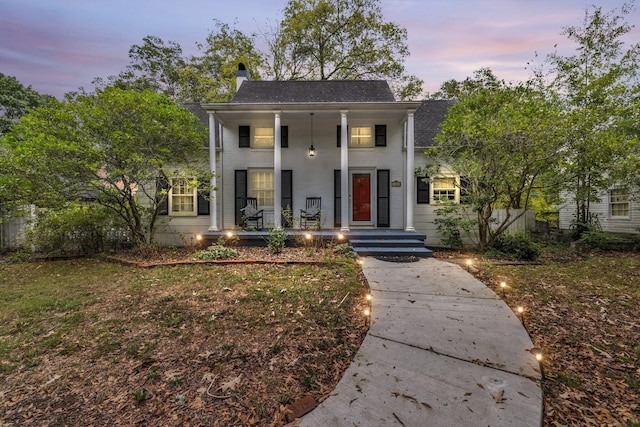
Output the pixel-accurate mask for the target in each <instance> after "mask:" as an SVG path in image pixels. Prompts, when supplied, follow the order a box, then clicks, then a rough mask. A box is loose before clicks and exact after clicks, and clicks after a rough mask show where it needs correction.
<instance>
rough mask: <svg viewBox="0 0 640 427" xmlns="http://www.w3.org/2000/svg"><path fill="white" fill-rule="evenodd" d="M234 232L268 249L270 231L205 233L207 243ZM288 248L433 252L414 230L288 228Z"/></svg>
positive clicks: (412, 253)
mask: <svg viewBox="0 0 640 427" xmlns="http://www.w3.org/2000/svg"><path fill="white" fill-rule="evenodd" d="M229 233H231V234H232V235H233V238H234V239H238V244H239V245H241V246H267V245H268V239H269V231H268V230H261V231H255V230H221V231H207V232H205V233H203V234H202V238H203V240H204V242H205V244H207V245H209V244H212V243H215V242H216V241H218V239H220V238H221V237H222V238H223V239H227V238H229V237H228V235H229ZM286 233H287V240H286V245H288V246H302V245H304V244H305V241H306V240H307V239H315V240H321V241H322V242H323V243H324V244H327V243H330V242H333V243H335V244H339V243H348V244H350V245H351V246H352V247H353V249H354V251H356V252H357V253H358V254H359V255H361V256H414V257H419V258H429V257H432V256H433V253H432V252H431V251H430V250H429V249H427V248H425V247H424V239H425V238H426V236H425V235H424V234H422V233H418V232H415V231H405V230H400V229H361V230H357V229H356V230H351V231H347V232H344V233H341V232H340V230H339V229H321V230H302V229H287V230H286Z"/></svg>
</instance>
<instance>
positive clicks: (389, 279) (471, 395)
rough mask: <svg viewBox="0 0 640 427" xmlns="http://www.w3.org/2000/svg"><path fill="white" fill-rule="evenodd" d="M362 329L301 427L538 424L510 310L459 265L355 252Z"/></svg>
mask: <svg viewBox="0 0 640 427" xmlns="http://www.w3.org/2000/svg"><path fill="white" fill-rule="evenodd" d="M363 270H364V274H365V276H366V277H367V280H368V281H369V285H370V287H371V290H372V295H373V302H372V314H371V328H370V330H369V333H368V335H367V336H366V338H365V339H364V341H363V343H362V346H361V348H360V350H359V351H358V354H357V355H356V357H355V359H354V361H353V363H352V364H351V366H350V367H349V368H348V369H347V371H346V372H345V375H344V377H343V378H342V380H341V381H340V382H339V383H338V386H337V387H336V389H335V390H334V391H333V393H332V394H331V395H330V396H329V397H328V398H327V399H326V400H325V401H324V402H322V403H321V404H320V405H318V407H317V408H315V409H314V410H313V411H311V412H310V413H309V414H307V415H305V416H304V417H302V421H301V423H300V425H301V426H310V427H311V426H312V427H319V426H323V427H324V426H344V427H347V426H348V427H353V426H359V427H375V426H404V427H414V426H415V427H418V426H447V427H450V426H483V427H487V426H492V427H495V426H519V427H522V426H536V427H537V426H540V425H542V389H541V387H540V369H539V366H538V362H536V361H535V359H534V357H533V355H532V354H531V353H530V351H529V350H530V349H531V348H532V347H533V346H532V343H531V340H530V338H529V335H528V334H527V332H526V330H525V329H524V327H523V326H522V324H521V322H520V320H519V319H518V318H517V317H516V315H515V314H514V313H513V312H512V311H511V309H510V308H509V307H508V306H507V305H506V304H505V303H504V302H503V301H502V300H501V299H500V298H499V297H498V296H497V295H496V294H495V293H493V292H492V291H491V290H490V289H488V288H487V287H486V286H485V285H484V284H483V283H482V282H480V281H478V280H476V279H475V278H474V277H473V276H472V275H470V274H469V273H467V272H466V271H465V270H464V269H463V268H461V267H460V266H458V265H455V264H452V263H448V262H445V261H441V260H437V259H434V258H428V259H421V260H420V261H418V262H413V263H393V262H385V261H379V260H377V259H374V258H364V264H363Z"/></svg>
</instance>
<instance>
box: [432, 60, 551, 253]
mask: <svg viewBox="0 0 640 427" xmlns="http://www.w3.org/2000/svg"><path fill="white" fill-rule="evenodd" d="M488 77H490V78H488ZM449 86H451V87H453V86H455V85H453V84H452V83H451V82H449ZM465 86H466V87H467V89H465V90H456V94H457V97H458V102H456V104H454V105H453V106H452V107H451V108H450V109H449V112H448V114H447V116H446V118H445V120H444V122H443V123H442V125H441V132H440V134H439V135H438V136H437V137H436V141H437V142H438V145H437V146H436V147H435V148H432V149H429V150H427V152H425V154H426V155H427V156H428V157H431V156H433V157H435V159H436V160H437V162H438V163H439V164H440V165H446V167H448V168H450V169H451V170H453V171H454V172H456V173H457V174H459V175H460V176H464V177H465V179H466V181H467V184H468V186H467V187H466V188H465V191H466V192H467V194H466V198H467V199H468V200H467V201H468V202H469V203H470V204H471V207H472V208H473V210H474V211H475V212H476V213H477V220H478V221H477V224H478V246H479V248H480V249H484V248H486V247H490V246H491V245H492V244H493V243H494V242H495V240H496V238H498V237H499V236H500V235H501V234H503V233H504V232H505V231H506V230H507V229H508V227H509V226H510V225H511V224H512V223H513V222H514V221H515V220H516V219H517V218H518V217H519V216H520V215H522V213H521V214H513V210H514V209H525V210H526V209H528V208H529V205H530V202H531V196H532V194H533V192H534V190H535V189H536V186H537V185H538V184H539V181H540V178H541V177H542V176H543V175H545V174H547V173H549V172H551V171H553V170H554V168H555V165H556V164H557V161H558V158H559V157H560V156H561V153H562V142H563V141H562V139H561V138H560V136H559V135H558V134H557V129H556V128H555V127H553V126H552V125H550V124H552V123H554V122H555V121H556V120H559V119H560V117H561V113H560V111H559V110H558V109H557V104H556V103H555V102H554V101H553V100H552V99H549V98H548V95H547V93H545V92H544V91H540V90H538V89H537V86H536V85H534V84H533V83H524V84H518V85H515V86H514V85H508V84H506V83H505V82H504V81H500V80H498V79H497V78H495V76H493V73H491V71H490V70H486V69H485V70H480V71H478V72H477V73H476V79H475V80H474V79H467V80H466V81H465V82H459V84H458V88H463V87H465ZM443 90H444V89H443ZM447 90H449V91H451V89H447ZM497 208H501V209H505V211H506V215H505V216H504V219H503V221H502V222H500V223H494V220H493V218H492V214H493V212H494V210H495V209H497Z"/></svg>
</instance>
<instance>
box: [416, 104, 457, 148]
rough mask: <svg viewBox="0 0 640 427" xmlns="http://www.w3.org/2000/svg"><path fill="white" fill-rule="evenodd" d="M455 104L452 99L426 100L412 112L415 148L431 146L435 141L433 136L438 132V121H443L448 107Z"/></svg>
mask: <svg viewBox="0 0 640 427" xmlns="http://www.w3.org/2000/svg"><path fill="white" fill-rule="evenodd" d="M453 104H455V101H452V100H427V101H423V102H422V105H421V106H420V107H419V108H418V109H417V110H416V112H415V114H414V132H415V133H414V138H415V147H416V148H427V147H433V146H435V145H436V143H435V142H434V141H433V138H435V136H436V135H437V134H438V132H440V123H442V122H443V120H444V118H445V116H446V115H447V111H448V110H449V108H450V107H451V106H452V105H453Z"/></svg>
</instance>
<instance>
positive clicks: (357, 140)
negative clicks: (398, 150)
mask: <svg viewBox="0 0 640 427" xmlns="http://www.w3.org/2000/svg"><path fill="white" fill-rule="evenodd" d="M351 146H352V147H372V146H373V138H372V137H371V128H370V127H354V128H351Z"/></svg>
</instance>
